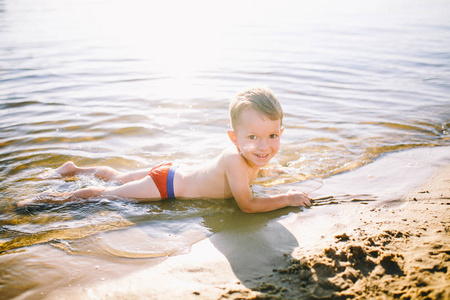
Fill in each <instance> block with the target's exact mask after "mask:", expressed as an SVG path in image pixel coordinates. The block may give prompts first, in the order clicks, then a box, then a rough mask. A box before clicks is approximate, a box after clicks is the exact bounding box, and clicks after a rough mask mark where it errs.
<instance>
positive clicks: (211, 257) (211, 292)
mask: <svg viewBox="0 0 450 300" xmlns="http://www.w3.org/2000/svg"><path fill="white" fill-rule="evenodd" d="M312 196H313V197H314V198H318V199H320V200H317V201H316V205H314V206H313V207H312V208H311V209H305V210H303V211H299V210H292V211H289V212H288V213H285V214H284V216H281V217H273V215H270V214H259V215H255V216H252V215H241V214H239V215H238V216H235V217H230V218H231V219H230V220H225V222H226V223H227V224H230V225H229V226H228V227H227V228H224V230H222V231H221V232H219V233H216V234H214V235H213V236H211V237H209V238H207V239H204V240H202V241H200V242H198V243H196V244H195V245H193V247H192V249H191V251H190V252H189V253H188V254H184V255H178V256H173V257H169V258H168V259H166V260H164V261H162V262H161V263H159V264H156V265H154V266H150V267H148V268H147V269H145V270H139V271H136V272H134V273H131V274H129V275H126V276H124V277H122V278H118V279H112V280H105V281H101V282H94V283H92V284H90V285H86V286H83V287H77V288H73V287H71V288H60V289H57V290H54V291H53V292H51V293H50V294H48V296H47V297H46V298H47V299H61V298H65V299H80V298H83V299H106V298H121V297H123V298H128V299H131V298H132V299H177V298H181V297H182V298H183V299H221V298H223V299H234V298H241V299H242V298H244V299H246V298H248V299H251V298H255V297H261V296H263V297H264V295H265V296H268V295H274V296H279V297H281V298H282V299H296V298H298V297H306V298H308V297H319V298H323V299H345V298H347V297H352V298H355V297H356V298H361V299H364V298H367V297H385V298H387V299H390V298H397V299H416V298H421V297H425V296H428V297H430V299H448V298H449V297H450V289H449V286H450V273H449V267H450V248H449V246H448V245H450V214H449V208H450V206H449V205H450V147H434V148H420V149H414V150H407V151H402V152H396V153H392V154H388V155H385V156H384V157H382V158H380V159H378V160H377V161H375V162H374V163H371V164H369V165H366V166H364V167H361V168H359V169H356V170H354V171H351V172H347V173H343V174H340V175H337V176H334V177H331V178H328V179H326V180H325V182H324V185H323V187H322V188H321V189H319V190H317V191H315V192H314V193H313V195H312ZM233 218H235V219H233Z"/></svg>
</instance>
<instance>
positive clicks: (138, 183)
mask: <svg viewBox="0 0 450 300" xmlns="http://www.w3.org/2000/svg"><path fill="white" fill-rule="evenodd" d="M102 196H103V197H120V198H133V199H136V200H138V201H145V200H160V199H161V195H160V193H159V190H158V188H157V187H156V185H155V182H154V181H153V179H152V178H151V177H150V176H146V177H144V178H142V179H140V180H135V181H131V182H128V183H125V184H123V185H121V186H118V187H109V188H96V187H91V188H85V189H81V190H77V191H74V192H68V193H42V194H40V195H39V196H37V197H36V198H35V199H33V200H25V201H21V202H19V203H17V206H18V207H23V206H28V205H32V204H37V203H64V202H71V201H79V200H85V201H86V200H88V199H89V198H92V197H102Z"/></svg>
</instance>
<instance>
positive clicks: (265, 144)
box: [257, 139, 269, 150]
mask: <svg viewBox="0 0 450 300" xmlns="http://www.w3.org/2000/svg"><path fill="white" fill-rule="evenodd" d="M257 147H258V150H266V149H268V148H269V143H268V142H267V141H266V140H264V139H261V140H259V143H258V145H257Z"/></svg>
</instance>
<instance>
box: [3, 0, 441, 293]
mask: <svg viewBox="0 0 450 300" xmlns="http://www.w3.org/2000/svg"><path fill="white" fill-rule="evenodd" d="M200 8H201V9H200ZM449 20H450V3H448V2H447V1H396V2H395V3H392V1H372V2H371V3H360V2H358V1H343V2H342V1H341V2H339V3H334V2H333V1H314V2H308V1H281V2H277V3H276V4H275V3H261V2H258V3H257V4H256V2H246V3H244V4H243V3H241V2H239V1H231V2H230V1H228V2H226V4H225V3H224V4H214V5H213V4H211V3H209V2H207V1H189V3H177V2H170V1H169V2H167V3H165V4H160V3H158V4H157V5H156V4H154V3H152V2H147V1H140V0H132V1H129V2H127V4H126V6H124V4H123V2H121V1H103V0H95V1H69V0H67V1H41V2H35V1H29V0H15V1H12V0H6V1H1V2H0V41H1V42H0V165H1V168H0V192H1V199H2V201H1V202H0V210H1V214H0V226H1V227H0V242H1V244H0V251H2V253H3V258H4V259H5V257H13V256H14V255H18V254H20V255H24V254H25V255H26V253H27V252H26V251H31V250H29V249H31V248H30V247H28V248H24V246H31V245H35V244H45V245H52V247H56V248H58V249H62V250H64V251H65V253H69V254H80V255H84V256H90V257H91V258H92V257H94V258H95V259H103V260H104V261H108V262H115V259H116V258H117V257H152V256H158V257H165V256H167V255H172V254H177V253H184V252H186V251H189V247H190V246H191V244H192V243H194V242H196V241H198V240H199V239H201V238H204V237H205V236H209V235H211V234H213V233H214V232H217V231H218V230H220V228H221V227H220V221H221V220H222V219H223V216H224V215H227V214H233V213H236V212H237V208H236V205H235V204H234V203H233V202H232V201H222V202H213V201H208V200H207V199H206V200H204V201H196V202H179V201H178V202H177V201H167V202H161V203H160V202H157V203H148V204H136V203H128V202H125V201H117V202H108V201H100V202H93V203H89V204H87V205H63V206H46V207H43V208H40V209H35V210H21V211H20V210H16V209H15V204H16V203H17V202H18V201H20V200H24V199H28V198H30V197H33V196H34V195H36V194H37V193H39V192H42V191H45V190H54V191H69V190H74V189H77V188H80V187H84V186H89V185H104V184H106V183H104V182H101V181H98V180H95V179H93V178H90V177H81V178H78V179H77V180H73V179H52V180H39V179H38V178H37V177H38V176H40V175H42V174H43V173H44V172H45V171H47V170H48V169H51V168H55V167H57V166H59V165H61V164H62V163H64V162H65V161H67V160H72V161H74V162H76V163H77V164H79V165H82V166H89V165H109V166H112V167H115V168H117V169H119V170H121V171H126V170H131V169H133V170H134V169H138V168H145V167H149V166H153V165H154V164H156V163H158V162H161V161H163V160H176V161H178V162H181V163H187V164H196V163H199V162H202V161H204V160H205V159H209V158H212V157H214V156H215V155H217V154H218V153H220V151H221V149H223V148H224V147H226V146H228V145H229V142H228V141H227V136H226V130H227V129H228V126H229V125H228V112H227V108H228V102H229V99H230V98H231V97H232V96H233V95H234V94H236V93H237V92H238V91H240V90H241V89H243V88H245V87H248V86H254V85H259V84H262V85H266V86H269V87H270V88H272V90H273V91H274V92H275V94H276V95H277V96H278V97H279V99H280V100H281V101H282V105H283V107H284V110H285V113H286V117H285V119H284V127H285V129H286V130H285V133H284V134H283V138H282V147H281V150H280V152H279V154H278V156H277V157H276V158H275V159H274V160H273V162H272V164H273V166H275V167H277V168H280V169H282V170H283V171H284V172H285V174H283V175H281V176H279V177H278V178H276V180H273V179H270V178H265V177H264V178H260V179H258V181H257V182H256V184H255V185H254V188H255V191H256V193H265V192H267V191H269V192H273V191H276V190H277V189H279V186H280V184H282V187H286V188H287V187H289V185H291V184H295V183H298V182H299V181H304V180H308V179H311V178H327V177H329V176H331V175H335V174H339V173H342V172H345V171H348V170H353V169H355V168H358V167H360V166H363V165H366V164H368V163H370V162H373V161H374V160H376V159H377V158H379V157H380V156H382V155H383V154H385V153H388V152H392V151H398V150H403V149H409V148H416V147H424V146H448V145H450V138H449V134H448V127H449V124H450V109H449V104H450V100H449V96H448V95H449V93H450V85H449V82H450V44H449V43H448V41H449V40H450V21H449ZM353 196H354V197H353ZM353 196H351V197H349V199H350V200H351V199H357V198H358V197H357V195H353ZM372 196H374V195H372ZM366 198H371V199H372V198H374V197H371V195H369V196H368V197H366ZM333 201H334V200H333ZM333 201H332V202H333ZM327 203H328V202H327V200H324V201H318V202H317V204H321V205H326V204H327ZM206 217H207V218H208V222H205V218H206ZM211 220H216V221H211ZM211 224H214V225H211ZM125 228H128V229H127V230H132V229H136V228H137V229H139V230H140V232H141V233H142V232H143V233H145V236H146V238H148V239H149V242H148V243H147V245H148V244H152V245H153V247H152V248H151V247H144V248H142V245H137V244H138V242H136V241H134V242H133V240H130V241H124V240H120V239H117V238H114V239H113V238H112V237H113V236H114V235H113V234H112V231H116V230H121V229H125ZM108 232H111V235H108ZM102 234H103V235H104V236H105V237H104V238H103V241H105V240H106V241H108V242H103V243H99V245H100V246H98V247H97V248H96V249H100V250H98V251H92V249H87V248H86V247H88V246H87V245H91V244H93V242H92V241H93V240H95V239H96V237H98V236H99V235H102ZM123 244H126V245H128V247H125V246H124V245H123ZM138 246H139V247H138ZM89 247H90V246H89ZM89 247H88V248H89ZM137 248H140V249H139V250H136V249H137ZM111 249H112V250H111ZM88 250H91V251H88ZM20 251H25V253H23V252H20ZM105 253H107V255H105ZM63 257H64V256H63ZM94 258H92V259H94ZM11 259H12V258H11ZM40 259H42V258H39V259H37V261H39V260H40ZM66 259H67V262H68V261H69V260H70V259H69V258H66ZM4 261H5V262H4V263H7V262H6V261H8V264H9V263H11V261H12V260H4ZM120 263H121V264H122V265H127V264H128V263H123V262H122V261H120ZM13 265H14V267H11V268H9V269H10V271H9V272H10V275H11V274H14V276H12V277H11V278H15V276H17V278H20V277H21V275H23V272H24V269H25V268H26V264H24V265H20V264H15V263H14V264H13ZM11 266H12V265H11ZM54 268H56V266H53V267H48V268H47V269H48V270H53V269H54ZM41 271H42V270H41ZM49 272H50V271H49ZM18 280H19V282H20V279H18ZM9 284H10V286H11V282H9ZM62 284H63V283H62ZM37 285H38V286H39V284H37ZM6 286H7V285H6ZM26 289H29V290H33V289H34V290H36V287H23V288H17V290H18V293H20V292H22V291H23V290H26ZM0 294H2V292H0Z"/></svg>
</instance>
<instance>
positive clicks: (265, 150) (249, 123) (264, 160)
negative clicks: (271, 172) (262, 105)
mask: <svg viewBox="0 0 450 300" xmlns="http://www.w3.org/2000/svg"><path fill="white" fill-rule="evenodd" d="M235 127H236V128H234V130H233V131H232V130H230V131H228V136H229V137H230V139H231V141H232V142H233V144H234V145H235V146H236V147H237V148H238V150H239V152H240V153H241V155H242V156H243V157H244V158H245V160H246V161H247V163H248V164H249V165H250V166H251V167H258V168H261V167H264V166H265V165H267V164H268V163H269V161H270V160H271V159H272V157H274V156H275V154H277V152H278V149H279V147H280V137H281V134H282V133H283V130H284V129H283V128H282V127H281V120H280V119H278V120H271V119H270V118H269V117H267V116H266V115H264V114H262V113H260V112H258V111H256V110H254V109H252V108H248V109H245V110H244V111H242V113H241V115H240V117H239V122H237V125H236V126H235Z"/></svg>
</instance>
